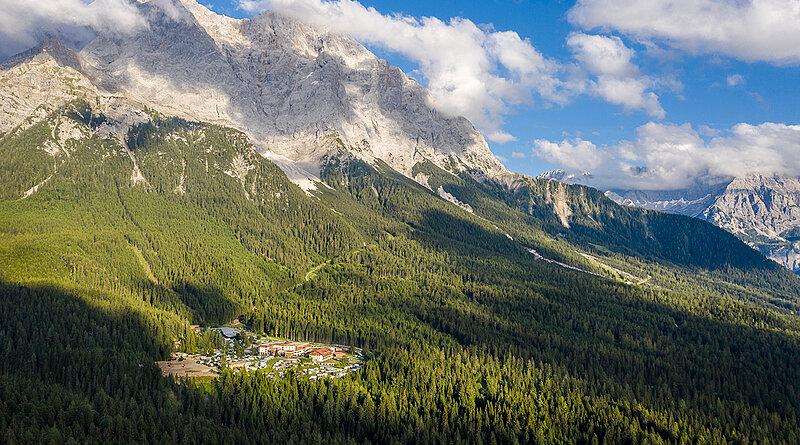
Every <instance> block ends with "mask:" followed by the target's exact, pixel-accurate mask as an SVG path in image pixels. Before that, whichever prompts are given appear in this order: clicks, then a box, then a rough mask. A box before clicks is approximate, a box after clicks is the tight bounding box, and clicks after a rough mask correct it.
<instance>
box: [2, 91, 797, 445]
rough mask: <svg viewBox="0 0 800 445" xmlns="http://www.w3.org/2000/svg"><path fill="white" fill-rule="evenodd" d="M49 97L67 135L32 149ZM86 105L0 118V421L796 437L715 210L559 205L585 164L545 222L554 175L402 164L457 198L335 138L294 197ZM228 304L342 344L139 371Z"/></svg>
mask: <svg viewBox="0 0 800 445" xmlns="http://www.w3.org/2000/svg"><path fill="white" fill-rule="evenodd" d="M65 119H70V125H76V126H77V127H78V128H79V129H81V131H83V136H82V137H81V138H79V139H74V140H72V141H71V142H67V143H66V144H67V146H65V147H61V148H63V150H59V151H58V153H59V154H57V155H55V156H53V155H50V154H48V153H47V152H43V151H42V150H40V149H39V147H40V146H41V145H42V144H45V143H46V142H47V141H51V139H52V135H53V134H54V131H53V130H54V128H55V127H54V126H56V125H63V124H64V122H65ZM104 119H105V118H104V117H103V116H101V115H99V113H97V112H95V111H93V110H92V107H91V106H90V105H89V104H87V103H84V102H75V103H71V104H69V105H68V106H67V107H65V108H63V109H61V110H59V111H58V112H57V113H56V114H53V115H51V116H48V117H47V118H46V119H44V120H42V121H41V122H40V123H39V124H37V125H34V126H31V127H29V128H26V129H22V128H20V129H17V130H16V131H13V132H10V133H9V134H6V135H4V136H2V138H0V175H2V178H3V181H2V184H1V186H2V190H0V193H1V194H2V196H3V200H2V201H0V264H2V265H3V267H2V270H0V280H2V284H0V295H1V296H2V298H0V306H1V307H0V363H2V365H0V366H2V368H0V395H1V396H0V413H2V415H0V429H1V430H2V433H3V435H4V436H3V439H2V440H3V441H4V442H6V443H22V442H26V443H45V442H53V443H64V442H68V441H73V442H78V443H87V442H94V443H101V442H120V443H122V442H139V443H144V442H187V443H196V442H205V443H216V442H231V441H235V442H241V443H322V442H326V443H353V442H355V443H367V442H369V443H392V442H417V443H431V442H440V443H441V442H447V443H452V442H471V443H495V442H497V443H515V442H529V443H620V442H628V443H644V442H649V443H687V442H697V443H730V442H734V443H746V442H759V443H766V442H770V443H795V442H797V441H798V440H800V438H799V437H798V431H800V420H799V419H798V415H797V413H798V408H800V407H799V406H798V400H800V393H799V392H798V391H800V388H799V387H798V386H797V381H798V378H799V377H800V362H799V361H798V360H797V357H798V356H800V323H799V322H798V320H797V318H796V317H795V316H792V315H791V314H789V310H790V308H794V307H795V306H792V305H796V304H797V295H796V294H793V293H792V292H794V291H793V289H795V287H793V286H796V284H795V283H794V282H791V281H789V282H785V283H782V284H781V279H782V278H781V277H782V275H781V273H780V272H776V271H775V270H774V268H773V266H772V264H771V263H768V262H764V261H761V260H758V259H756V257H751V256H749V253H748V252H747V251H745V250H742V248H741V246H740V245H739V244H735V243H734V242H729V239H728V238H726V236H727V235H726V234H724V232H722V231H721V230H717V229H713V228H712V229H706V228H705V227H706V226H698V228H695V227H693V226H692V227H686V228H685V230H684V232H683V233H684V237H683V239H680V238H675V237H674V236H673V235H671V234H672V233H673V232H674V227H673V226H672V225H673V224H677V225H678V226H679V227H680V225H681V224H685V221H684V220H666V219H664V220H661V219H660V218H661V217H660V216H659V214H654V213H652V214H651V213H631V212H632V211H629V210H627V209H623V208H621V207H618V206H615V205H613V203H612V204H609V203H608V202H606V201H603V200H602V199H600V198H599V197H598V198H597V199H595V198H592V199H587V200H585V201H583V204H581V205H583V206H584V207H580V206H579V205H578V204H579V200H580V196H581V193H583V194H584V196H585V194H587V193H589V194H590V193H594V192H593V191H591V190H590V189H584V188H574V189H570V190H569V191H568V192H564V193H567V196H568V197H569V199H568V200H567V203H568V204H569V205H570V207H569V208H570V209H571V212H572V214H573V215H574V216H570V217H568V218H567V219H566V221H567V223H568V225H569V227H566V225H564V224H562V217H560V216H559V215H558V213H556V212H554V210H553V209H554V207H553V204H548V203H547V202H546V201H547V199H546V193H547V192H545V191H543V190H540V189H536V187H557V186H556V185H554V184H548V183H531V184H530V185H529V186H528V187H529V188H528V189H525V188H524V187H516V188H509V187H507V186H499V185H491V184H483V185H481V184H480V183H478V182H476V181H474V180H472V179H471V178H470V177H466V176H465V177H456V176H453V175H451V174H449V173H444V172H436V171H433V170H431V171H428V172H427V173H425V172H423V173H425V174H427V175H428V176H429V177H430V179H428V185H429V186H430V188H431V189H433V190H434V191H436V190H437V189H438V188H439V187H440V186H441V187H443V188H445V189H446V191H447V192H449V193H451V194H453V195H455V196H456V197H457V198H458V199H459V200H461V201H463V202H466V203H469V204H470V206H472V208H473V209H474V213H469V212H467V211H464V210H463V209H461V208H459V207H458V206H455V205H453V204H451V203H449V202H446V201H445V200H442V199H440V198H439V197H438V196H436V193H435V192H432V191H431V190H429V189H428V188H425V187H423V186H422V185H420V184H418V183H416V182H414V181H411V180H409V179H408V178H406V177H404V176H401V175H399V174H397V173H395V172H393V171H392V170H391V169H390V168H389V167H388V166H387V165H385V164H382V163H380V162H378V163H376V165H374V166H372V165H368V164H366V163H364V162H362V161H357V160H354V159H352V158H350V157H348V156H346V153H342V156H339V157H335V158H331V159H329V160H328V162H327V164H326V168H325V169H323V172H322V178H323V180H325V181H326V182H327V184H328V186H329V187H325V186H322V185H321V186H319V187H318V191H316V192H312V195H313V196H307V195H306V194H305V193H303V192H302V191H301V190H300V189H298V188H297V187H295V186H294V185H292V184H291V183H290V182H289V181H288V179H287V178H286V176H285V175H284V174H283V173H282V172H281V171H280V170H279V169H278V168H277V167H276V166H275V165H273V164H272V163H270V162H268V161H267V160H265V159H264V158H262V157H261V156H260V155H258V154H257V153H256V152H255V151H254V150H253V148H252V146H251V145H250V144H249V143H248V142H247V140H246V138H245V137H244V136H243V135H242V134H241V133H238V132H235V131H233V130H229V129H225V128H221V127H217V126H212V125H206V124H198V123H191V122H185V121H181V120H176V119H170V118H166V117H163V116H158V115H155V114H154V115H152V117H151V119H150V121H149V122H147V123H143V124H139V125H136V126H134V127H133V128H132V129H131V130H130V131H129V132H128V133H127V137H126V138H124V140H118V139H114V138H111V137H108V138H104V137H101V134H102V133H100V132H98V131H95V130H93V129H96V128H100V126H101V125H102V122H103V120H104ZM51 142H55V141H51ZM41 153H44V157H42V156H39V155H40V154H41ZM18 166H25V168H17V167H18ZM137 171H138V173H137ZM47 178H50V179H47ZM45 180H46V181H45ZM36 184H41V185H40V187H39V188H38V189H36V190H35V191H34V192H33V193H30V194H29V195H28V196H27V197H25V198H24V199H20V198H22V197H23V196H25V194H26V192H27V191H29V190H30V189H31V187H33V186H34V185H36ZM504 187H505V188H504ZM513 193H516V195H514V194H513ZM526 193H527V195H526ZM553 193H555V191H553V190H552V189H551V198H550V200H551V203H555V202H556V201H557V200H555V199H553V198H552V196H553ZM558 193H561V192H558ZM548 206H550V207H548ZM591 206H594V208H590V207H591ZM531 209H533V210H532V211H531ZM520 210H522V211H520ZM562 215H563V212H562ZM620 215H621V216H620ZM642 215H644V217H645V218H646V223H645V222H643V221H642ZM626 227H627V229H625V228H626ZM643 227H646V228H643ZM618 230H628V231H627V232H621V233H618V232H617V231H618ZM643 230H644V231H645V232H644V233H643V232H642V231H643ZM647 230H649V234H648V233H647ZM697 231H700V232H699V233H700V237H697V233H696V232H697ZM615 234H616V235H615ZM734 241H735V240H734ZM736 243H738V241H736ZM530 248H534V249H536V250H537V251H538V252H541V253H542V254H544V255H546V256H547V257H549V258H557V259H559V260H561V261H564V262H567V263H569V264H573V265H575V266H577V267H580V268H584V269H585V270H586V271H587V272H593V273H596V274H598V275H603V276H602V277H601V276H597V275H592V274H590V273H586V272H581V271H577V270H571V269H567V268H565V267H562V266H559V265H557V264H554V263H548V262H545V261H542V260H538V259H537V258H536V256H534V255H532V254H531V253H530V252H529V251H528V249H530ZM623 248H624V249H623ZM668 248H674V249H675V250H676V251H677V252H666V251H665V250H666V249H668ZM697 248H702V249H703V250H704V251H708V257H707V258H702V257H695V256H694V254H693V253H692V252H693V250H692V249H697ZM714 249H717V250H714ZM586 252H589V253H592V254H594V255H597V256H598V257H599V258H600V259H601V261H604V262H607V263H608V264H610V265H613V266H614V267H616V268H619V269H624V270H627V271H629V272H631V273H636V274H645V273H647V274H651V275H653V279H652V280H651V281H652V283H651V282H648V283H646V284H641V285H635V284H634V285H630V284H626V283H625V280H623V279H622V278H621V277H620V276H619V274H617V273H614V272H612V271H610V269H608V268H607V267H604V266H603V265H601V264H599V263H596V262H592V261H590V260H588V259H586V257H583V256H581V255H580V253H586ZM715 252H716V253H715ZM731 252H734V253H735V254H736V255H733V256H730V255H729V254H730V253H731ZM739 255H741V258H740V257H739ZM723 257H724V258H726V260H725V261H724V262H719V261H718V259H719V258H723ZM318 265H322V267H321V268H319V270H318V271H317V272H316V273H315V274H313V275H312V276H311V277H310V279H309V280H308V281H306V280H305V279H304V277H305V274H306V272H308V271H309V270H310V269H312V267H316V266H318ZM751 272H752V273H753V275H749V274H750V273H751ZM754 275H758V276H760V277H761V280H762V281H763V283H762V282H759V281H758V280H757V279H756V278H755V277H754ZM773 308H783V309H784V310H785V312H786V313H783V312H780V311H779V310H775V309H773ZM239 315H244V317H245V320H246V323H247V324H249V325H250V326H251V327H252V328H253V329H255V330H259V331H264V332H267V333H271V334H277V335H281V336H284V337H290V338H295V339H307V340H321V341H333V342H339V343H345V344H351V345H357V346H361V347H363V348H364V349H365V353H366V363H365V366H364V367H363V369H362V370H361V371H359V372H355V373H353V374H352V375H350V376H348V377H346V378H343V379H337V380H321V381H316V382H311V381H308V380H305V379H304V378H301V377H299V376H294V375H289V376H288V377H285V378H281V379H277V378H272V377H267V376H266V375H263V374H254V373H250V374H246V375H241V374H237V375H234V374H231V373H228V372H226V373H225V374H224V375H223V377H222V378H221V379H219V380H218V381H216V382H214V383H213V384H211V385H209V386H203V387H196V386H194V385H193V384H191V383H181V382H175V381H172V380H169V379H164V378H162V377H161V376H160V373H159V372H158V369H157V368H156V367H155V366H154V365H153V362H154V361H155V360H158V359H163V358H165V357H166V356H167V355H168V354H169V352H171V351H172V350H173V348H174V347H175V346H174V340H176V339H181V340H182V343H181V348H186V349H192V348H194V347H196V346H199V345H205V344H207V343H208V342H212V341H213V339H211V338H208V337H203V336H197V335H196V334H194V333H192V332H191V330H190V329H189V325H190V324H192V323H219V322H224V321H227V320H229V319H231V318H232V317H234V316H239Z"/></svg>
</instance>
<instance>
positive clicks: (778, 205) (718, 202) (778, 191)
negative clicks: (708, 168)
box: [606, 175, 800, 273]
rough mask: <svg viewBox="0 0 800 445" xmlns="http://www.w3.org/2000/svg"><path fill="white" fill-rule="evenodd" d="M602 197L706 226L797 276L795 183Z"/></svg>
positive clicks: (798, 196) (756, 182)
mask: <svg viewBox="0 0 800 445" xmlns="http://www.w3.org/2000/svg"><path fill="white" fill-rule="evenodd" d="M606 196H608V197H609V198H611V199H613V200H614V201H616V202H618V203H620V204H624V205H635V206H637V207H644V208H650V209H655V210H662V211H667V212H673V213H680V214H684V215H689V216H694V217H697V218H700V219H704V220H707V221H709V222H711V223H713V224H715V225H717V226H719V227H721V228H723V229H726V230H728V231H729V232H731V233H733V234H735V235H736V236H738V237H739V238H740V239H741V240H742V241H744V242H746V243H748V244H749V245H751V246H752V247H754V248H756V249H758V250H759V251H760V252H762V253H763V254H764V255H766V256H768V257H770V258H772V259H773V260H775V261H777V262H778V263H780V264H783V265H784V266H786V267H788V268H789V269H791V270H793V271H795V272H798V273H800V242H798V236H799V235H800V180H798V178H793V177H781V176H763V175H751V176H748V177H744V178H734V179H731V180H728V181H726V182H723V183H721V184H717V185H709V186H698V187H694V188H690V189H686V190H673V191H656V192H653V191H637V190H626V191H619V190H612V191H608V192H606Z"/></svg>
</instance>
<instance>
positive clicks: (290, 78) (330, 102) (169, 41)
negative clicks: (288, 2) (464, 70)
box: [80, 0, 506, 176]
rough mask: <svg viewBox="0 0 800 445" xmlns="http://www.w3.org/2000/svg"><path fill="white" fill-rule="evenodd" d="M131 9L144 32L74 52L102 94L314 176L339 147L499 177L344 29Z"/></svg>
mask: <svg viewBox="0 0 800 445" xmlns="http://www.w3.org/2000/svg"><path fill="white" fill-rule="evenodd" d="M164 3H165V2H164V1H161V2H158V3H157V4H156V3H155V2H146V1H145V2H142V3H140V4H138V5H137V6H138V8H139V10H140V11H141V14H142V15H143V16H144V17H145V18H146V19H147V22H148V25H149V29H146V30H143V31H141V32H139V33H137V34H135V35H133V36H129V37H126V38H119V37H117V36H111V35H103V34H100V35H98V36H97V37H96V38H95V39H94V40H93V41H91V42H90V43H89V44H88V45H87V46H86V47H85V48H84V49H83V50H82V51H81V52H80V56H81V58H82V59H83V61H84V63H83V67H84V72H85V73H86V74H87V76H88V77H89V78H90V79H92V81H93V82H94V83H95V84H97V85H100V86H102V88H103V89H105V90H107V91H109V92H111V93H114V94H124V95H125V96H126V97H130V98H132V99H134V100H137V101H139V102H141V103H143V104H146V105H147V106H148V107H151V108H153V109H155V110H157V111H161V112H163V113H165V114H170V115H177V116H181V117H186V118H188V119H193V120H200V121H205V122H214V123H221V124H224V125H228V126H232V127H234V128H238V129H240V130H242V131H244V132H245V133H247V134H248V135H249V136H250V137H251V139H252V140H253V141H254V142H255V143H256V145H257V146H258V147H259V148H260V149H261V150H263V151H264V152H267V153H269V154H270V155H272V156H276V157H278V158H280V159H282V160H284V161H287V162H288V161H291V162H292V163H294V166H293V167H292V168H293V169H294V171H295V172H296V167H299V168H301V169H304V170H306V171H308V172H309V173H311V174H313V173H316V170H317V169H318V168H319V164H320V162H321V160H322V159H324V157H325V156H326V155H328V154H330V153H335V152H338V151H339V150H341V149H342V148H343V146H344V148H346V149H349V150H351V151H352V152H353V153H354V154H355V155H356V156H357V157H359V158H361V159H364V160H366V161H368V162H371V161H374V160H375V159H382V160H383V161H385V162H386V163H387V164H389V165H390V166H392V167H393V168H395V169H396V170H398V171H400V172H401V173H403V174H406V175H408V176H411V171H412V168H413V166H414V164H416V163H417V162H420V161H422V160H425V159H429V160H431V161H433V162H434V163H436V164H437V165H439V166H441V167H444V168H446V169H448V170H454V169H455V170H479V171H481V172H483V173H485V174H488V175H490V176H496V175H500V174H503V173H505V172H506V170H505V169H504V168H503V166H502V165H501V164H500V163H499V162H498V161H497V160H496V159H495V158H494V156H493V155H492V153H491V152H490V151H489V148H488V146H487V144H486V142H485V140H484V139H483V136H482V135H481V134H480V132H479V131H478V130H477V129H476V128H475V127H474V126H473V125H472V124H471V123H470V122H469V121H467V120H466V119H464V118H463V117H452V116H446V115H444V114H442V113H440V112H438V111H436V109H435V107H434V106H433V99H432V98H431V96H430V95H429V94H428V92H427V91H426V90H425V89H424V88H423V87H422V86H420V85H419V84H417V83H416V82H415V81H413V80H411V79H409V78H408V77H406V76H405V75H404V74H403V72H402V71H401V70H400V69H398V68H396V67H393V66H391V65H389V64H388V63H387V62H386V61H384V60H381V59H378V58H377V57H376V56H375V55H373V54H372V53H371V52H369V51H368V50H367V49H366V48H364V47H363V46H362V45H361V44H359V43H358V42H356V41H355V40H354V39H352V38H351V37H349V36H346V35H342V34H336V33H331V32H328V31H327V30H325V29H320V28H317V27H313V26H310V25H307V24H304V23H301V22H298V21H296V20H292V19H288V18H285V17H281V16H278V15H275V14H272V13H264V14H261V15H259V16H256V17H254V18H252V19H249V20H235V19H231V18H228V17H223V16H218V15H216V14H214V13H213V12H210V11H208V10H207V9H205V8H204V7H202V6H200V5H198V4H197V3H196V2H195V1H194V0H181V2H178V1H177V0H174V3H173V4H172V6H173V8H167V9H169V10H170V11H166V10H165V9H164V6H163V4H164Z"/></svg>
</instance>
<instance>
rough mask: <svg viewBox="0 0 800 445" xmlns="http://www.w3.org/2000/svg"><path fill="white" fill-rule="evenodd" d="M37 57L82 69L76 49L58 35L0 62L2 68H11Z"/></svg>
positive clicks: (77, 69)
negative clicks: (68, 45)
mask: <svg viewBox="0 0 800 445" xmlns="http://www.w3.org/2000/svg"><path fill="white" fill-rule="evenodd" d="M36 57H39V58H51V59H53V60H55V61H56V63H58V64H59V65H61V66H64V67H70V68H73V69H74V70H76V71H80V70H81V62H80V59H79V58H78V55H77V54H76V53H75V51H73V50H71V49H69V48H67V46H66V45H65V44H64V42H62V41H61V40H60V39H58V38H56V37H50V38H48V39H45V40H43V41H41V42H40V43H39V44H38V45H36V46H34V47H33V48H31V49H29V50H27V51H23V52H21V53H19V54H17V55H15V56H11V57H10V58H8V59H7V60H6V61H5V62H3V63H2V64H0V70H3V71H6V70H9V69H11V68H13V67H15V66H17V65H21V64H23V63H25V62H29V61H31V60H33V59H34V58H36Z"/></svg>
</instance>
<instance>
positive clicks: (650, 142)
mask: <svg viewBox="0 0 800 445" xmlns="http://www.w3.org/2000/svg"><path fill="white" fill-rule="evenodd" d="M701 132H702V133H706V132H705V131H704V130H702V129H701V131H698V130H696V129H695V128H693V127H692V126H691V125H690V124H683V125H676V124H661V123H656V122H650V123H648V124H645V125H643V126H641V127H639V128H638V129H637V137H636V139H635V140H632V141H624V142H621V143H619V144H617V145H614V146H610V147H602V148H600V147H597V146H595V145H594V144H593V143H591V142H588V141H583V140H576V141H567V140H565V141H562V142H560V143H556V142H550V141H536V144H535V148H534V154H536V155H537V156H539V157H541V158H543V159H545V160H547V161H550V162H553V163H556V164H558V165H560V166H562V167H564V168H567V169H573V170H590V171H591V173H592V179H591V181H592V182H591V183H590V184H589V185H593V186H596V187H601V188H617V189H640V190H675V189H682V188H686V187H689V186H691V185H692V184H694V183H695V182H696V181H701V180H702V181H707V180H708V178H725V177H741V176H747V175H752V174H761V175H789V176H800V156H798V153H800V125H787V124H782V123H772V122H766V123H762V124H760V125H752V124H746V123H741V124H737V125H734V126H733V127H731V128H730V129H728V130H726V131H722V132H714V134H716V136H713V137H711V138H705V139H704V138H703V137H702V136H701ZM575 159H588V160H591V161H586V162H578V161H576V160H575Z"/></svg>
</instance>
